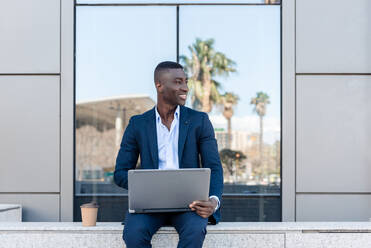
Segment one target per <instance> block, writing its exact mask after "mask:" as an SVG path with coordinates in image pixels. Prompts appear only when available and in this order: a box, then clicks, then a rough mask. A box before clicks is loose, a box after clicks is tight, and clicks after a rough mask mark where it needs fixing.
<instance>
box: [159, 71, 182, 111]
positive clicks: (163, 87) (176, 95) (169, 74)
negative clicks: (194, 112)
mask: <svg viewBox="0 0 371 248" xmlns="http://www.w3.org/2000/svg"><path fill="white" fill-rule="evenodd" d="M187 83H188V79H187V77H186V75H185V73H184V71H183V70H182V69H169V70H168V71H165V72H163V73H162V74H161V77H160V82H156V88H157V92H158V94H159V96H160V97H162V99H163V101H164V102H165V103H168V104H171V105H184V104H185V102H186V99H187V93H188V86H187Z"/></svg>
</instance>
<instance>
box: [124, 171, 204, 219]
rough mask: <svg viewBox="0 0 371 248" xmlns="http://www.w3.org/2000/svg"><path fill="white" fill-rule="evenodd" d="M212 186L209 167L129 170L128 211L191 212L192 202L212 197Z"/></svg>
mask: <svg viewBox="0 0 371 248" xmlns="http://www.w3.org/2000/svg"><path fill="white" fill-rule="evenodd" d="M209 185H210V169H209V168H202V169H179V170H145V169H143V170H129V172H128V186H129V212H130V213H161V212H181V211H190V208H189V207H188V205H189V204H190V203H192V202H193V201H195V200H207V199H208V198H209Z"/></svg>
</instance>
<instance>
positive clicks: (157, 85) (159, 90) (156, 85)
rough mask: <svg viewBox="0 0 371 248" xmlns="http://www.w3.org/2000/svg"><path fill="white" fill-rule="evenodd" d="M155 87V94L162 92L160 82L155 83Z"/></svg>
mask: <svg viewBox="0 0 371 248" xmlns="http://www.w3.org/2000/svg"><path fill="white" fill-rule="evenodd" d="M155 87H156V89H157V92H162V84H161V83H160V82H156V83H155Z"/></svg>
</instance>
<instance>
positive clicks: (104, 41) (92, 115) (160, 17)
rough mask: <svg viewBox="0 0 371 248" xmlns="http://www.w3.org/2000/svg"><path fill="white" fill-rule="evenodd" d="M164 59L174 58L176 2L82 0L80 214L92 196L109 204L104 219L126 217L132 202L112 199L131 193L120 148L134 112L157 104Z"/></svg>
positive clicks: (78, 81)
mask: <svg viewBox="0 0 371 248" xmlns="http://www.w3.org/2000/svg"><path fill="white" fill-rule="evenodd" d="M163 60H173V61H174V60H176V8H175V7H173V6H161V7H160V6H142V7H134V6H125V7H122V6H119V7H118V6H116V7H85V6H84V7H77V12H76V164H75V180H76V181H75V194H76V197H75V211H74V212H75V220H79V219H80V218H81V216H80V211H79V206H80V205H81V204H82V203H86V202H89V201H91V200H95V201H98V203H99V204H101V205H102V206H105V207H104V208H101V209H102V210H103V209H104V211H102V212H101V214H100V216H99V218H98V219H99V220H100V221H112V220H113V219H115V218H116V219H115V220H116V221H119V220H122V218H123V213H124V211H125V208H126V207H127V204H126V205H125V204H124V205H118V206H113V205H112V206H111V207H109V206H110V204H109V202H111V203H112V204H113V203H114V202H117V201H126V200H125V199H126V193H127V192H126V190H124V189H121V188H119V187H117V186H116V185H114V183H113V171H114V166H115V159H116V155H117V152H118V149H119V145H120V142H121V138H122V135H123V131H124V130H125V128H126V125H127V122H128V120H129V119H130V117H131V116H132V115H135V114H140V113H143V112H145V111H147V110H148V109H150V108H152V107H153V106H154V104H155V101H156V91H155V87H154V82H153V70H154V68H155V66H156V65H157V64H158V62H159V61H163ZM120 196H121V197H120ZM115 197H117V199H116V198H115ZM122 197H124V198H122ZM118 207H119V208H120V209H121V210H120V211H118Z"/></svg>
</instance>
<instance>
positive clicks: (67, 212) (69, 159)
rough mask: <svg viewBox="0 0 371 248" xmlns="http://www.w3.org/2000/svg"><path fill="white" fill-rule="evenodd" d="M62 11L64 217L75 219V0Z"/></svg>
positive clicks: (62, 213)
mask: <svg viewBox="0 0 371 248" xmlns="http://www.w3.org/2000/svg"><path fill="white" fill-rule="evenodd" d="M61 14H62V25H61V28H62V34H63V36H62V40H61V42H62V43H61V221H73V195H74V192H73V185H74V178H73V162H74V147H73V139H74V137H73V134H74V125H73V124H74V116H73V112H74V107H75V106H74V89H75V85H74V81H73V75H74V42H73V41H74V36H75V34H74V0H63V2H62V4H61Z"/></svg>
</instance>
